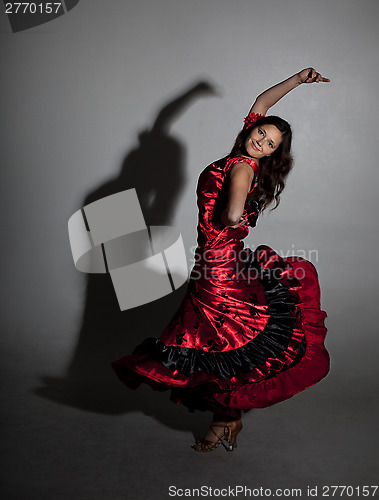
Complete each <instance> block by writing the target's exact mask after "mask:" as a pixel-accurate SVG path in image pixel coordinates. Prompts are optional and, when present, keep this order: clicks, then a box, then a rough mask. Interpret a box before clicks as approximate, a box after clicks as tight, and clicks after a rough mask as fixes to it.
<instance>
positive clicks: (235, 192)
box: [221, 163, 254, 229]
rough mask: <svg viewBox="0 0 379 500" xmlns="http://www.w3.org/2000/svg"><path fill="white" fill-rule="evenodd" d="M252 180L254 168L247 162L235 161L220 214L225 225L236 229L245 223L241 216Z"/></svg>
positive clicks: (245, 220)
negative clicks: (224, 203) (225, 201)
mask: <svg viewBox="0 0 379 500" xmlns="http://www.w3.org/2000/svg"><path fill="white" fill-rule="evenodd" d="M253 180H254V170H253V169H252V168H251V166H250V165H248V164H247V163H236V164H235V165H233V167H232V169H231V171H230V178H229V190H228V201H227V203H226V207H225V209H224V210H223V212H222V214H221V222H222V224H225V226H228V227H231V228H233V229H236V228H238V227H240V226H243V225H244V224H246V222H247V219H244V218H243V217H242V214H243V211H244V208H245V202H246V197H247V194H248V192H249V191H250V186H251V183H252V182H253Z"/></svg>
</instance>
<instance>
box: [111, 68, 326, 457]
mask: <svg viewBox="0 0 379 500" xmlns="http://www.w3.org/2000/svg"><path fill="white" fill-rule="evenodd" d="M314 82H317V83H318V82H329V80H328V79H327V78H324V77H322V76H321V75H320V73H318V72H317V71H316V70H315V69H313V68H306V69H303V70H302V71H300V72H299V73H296V74H295V75H293V76H291V77H290V78H288V79H287V80H285V81H283V82H281V83H278V84H277V85H275V86H274V87H272V88H270V89H268V90H266V91H265V92H263V93H262V94H260V95H259V96H258V97H257V99H256V101H255V102H254V104H253V106H252V108H251V110H250V112H249V115H248V116H247V117H246V118H245V124H244V127H243V129H242V130H241V132H240V133H239V134H238V136H237V139H236V141H235V144H234V146H233V148H232V151H231V153H230V154H229V155H228V156H226V157H225V158H222V159H221V160H218V161H216V162H214V163H212V164H211V165H209V166H208V167H207V168H206V169H205V170H204V171H203V172H202V173H201V175H200V177H199V181H198V186H197V197H198V201H197V204H198V209H199V222H198V246H197V249H196V252H195V259H196V262H195V265H194V268H193V270H192V273H191V276H190V281H189V285H188V289H187V292H186V295H185V297H184V299H183V301H182V303H181V305H180V307H179V309H178V310H177V312H176V314H175V315H174V317H173V318H172V320H171V321H170V323H169V325H168V326H167V327H166V328H165V330H164V331H163V333H162V334H161V336H160V337H159V338H158V339H156V338H147V339H145V340H144V341H143V342H142V343H141V344H140V345H139V346H138V347H137V348H136V349H135V351H134V353H133V354H132V355H129V356H126V357H123V358H121V359H120V360H118V361H114V362H113V363H112V367H113V369H114V370H115V372H116V374H117V376H118V377H119V378H120V380H121V381H122V382H124V383H125V384H126V385H127V386H128V387H130V388H133V389H135V388H137V387H138V386H139V385H140V383H141V382H145V383H147V384H149V385H150V386H151V387H152V388H153V389H156V390H165V389H170V390H171V400H172V401H173V402H175V403H181V404H183V405H185V406H186V407H187V408H188V409H189V410H190V411H194V410H196V409H197V410H203V411H204V410H210V411H211V412H213V419H212V422H211V425H210V428H209V430H208V432H207V433H206V435H205V437H204V438H203V439H201V440H200V441H197V442H196V443H195V444H194V445H193V448H194V449H195V450H196V451H212V450H214V449H215V448H217V447H218V446H219V444H223V445H224V447H225V448H226V449H227V450H230V451H231V450H233V449H234V448H235V447H236V444H237V441H236V438H237V434H238V433H239V432H240V431H241V429H242V422H241V412H242V411H244V412H246V411H248V410H250V409H252V408H263V407H267V406H271V405H273V404H275V403H278V402H280V401H284V400H285V399H288V398H290V397H291V396H293V395H294V394H296V393H298V392H300V391H302V390H304V389H306V388H307V387H310V386H312V385H313V384H315V383H316V382H318V381H319V380H321V379H322V378H323V377H325V375H326V374H327V373H328V371H329V356H328V353H327V351H326V349H325V347H324V338H325V334H326V329H325V327H324V318H325V317H326V314H325V312H323V311H321V309H320V290H319V285H318V278H317V273H316V271H315V269H314V267H313V265H312V264H311V263H310V262H308V261H306V260H304V259H301V258H297V257H289V258H286V259H283V258H281V257H280V256H279V255H278V254H276V253H275V252H274V251H273V250H272V249H271V248H269V247H267V246H259V247H258V248H257V249H256V250H255V251H254V252H252V251H251V250H250V249H247V248H246V249H245V248H244V244H243V239H244V238H246V236H247V235H248V233H249V226H252V227H254V226H255V223H256V219H257V217H258V214H259V213H261V212H262V211H263V210H264V209H266V208H267V207H268V206H269V205H270V204H271V203H274V204H275V205H274V208H276V207H277V206H278V204H279V199H280V194H281V193H282V191H283V189H284V186H285V181H286V177H287V175H288V173H289V172H290V170H291V167H292V157H291V137H292V135H291V128H290V125H289V124H288V123H287V122H286V121H285V120H283V119H281V118H279V117H277V116H265V115H266V113H267V111H268V109H269V108H271V106H273V105H274V104H275V103H276V102H277V101H279V99H281V98H282V97H283V96H284V95H286V94H287V93H288V92H290V91H291V90H293V89H295V88H296V87H298V86H299V85H301V84H306V83H314Z"/></svg>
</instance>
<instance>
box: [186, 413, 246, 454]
mask: <svg viewBox="0 0 379 500" xmlns="http://www.w3.org/2000/svg"><path fill="white" fill-rule="evenodd" d="M214 427H223V434H222V435H221V436H220V435H219V434H216V432H215V431H214V430H213V428H214ZM209 429H210V431H211V432H212V433H213V434H214V435H215V436H216V438H217V440H216V441H209V440H208V439H201V440H200V441H196V443H195V444H193V445H192V448H193V449H194V450H196V451H213V450H215V449H216V448H218V447H219V446H220V444H222V445H223V447H224V448H225V450H226V451H233V450H234V448H237V434H238V433H239V432H241V430H242V422H241V420H233V421H232V422H227V423H226V424H211V425H210V427H209Z"/></svg>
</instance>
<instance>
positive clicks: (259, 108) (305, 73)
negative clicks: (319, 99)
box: [249, 68, 330, 115]
mask: <svg viewBox="0 0 379 500" xmlns="http://www.w3.org/2000/svg"><path fill="white" fill-rule="evenodd" d="M314 82H315V83H319V82H330V80H329V79H328V78H324V77H323V76H321V74H320V73H318V72H317V71H316V70H315V69H314V68H305V69H303V70H301V71H299V73H295V74H294V75H292V76H290V77H289V78H287V80H284V81H283V82H280V83H278V84H276V85H274V86H273V87H271V88H269V89H267V90H265V91H264V92H262V94H260V95H259V96H258V97H257V98H256V100H255V102H254V104H253V106H252V107H251V109H250V111H249V114H250V113H259V114H260V115H265V114H266V113H267V110H268V109H269V108H271V106H273V105H274V104H276V103H277V102H278V101H279V100H280V99H281V98H282V97H284V96H285V95H286V94H288V92H290V91H291V90H293V89H294V88H296V87H298V86H299V85H301V84H302V83H314Z"/></svg>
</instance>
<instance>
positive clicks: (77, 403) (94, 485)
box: [0, 0, 379, 500]
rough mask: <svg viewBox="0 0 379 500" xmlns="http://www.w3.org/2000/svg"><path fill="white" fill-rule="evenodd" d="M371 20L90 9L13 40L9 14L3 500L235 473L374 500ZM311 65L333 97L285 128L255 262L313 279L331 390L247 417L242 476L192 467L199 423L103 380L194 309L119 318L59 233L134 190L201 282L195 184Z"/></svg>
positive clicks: (85, 0) (342, 9)
mask: <svg viewBox="0 0 379 500" xmlns="http://www.w3.org/2000/svg"><path fill="white" fill-rule="evenodd" d="M378 20H379V2H377V1H374V0H372V1H370V0H362V1H360V2H356V1H355V0H317V1H311V0H283V1H279V0H266V1H265V2H258V1H254V0H251V1H249V0H233V1H229V0H202V1H200V0H191V1H182V0H143V1H140V2H133V1H125V0H108V1H106V0H102V1H101V0H80V2H79V3H78V4H77V5H76V6H75V7H74V8H73V9H72V10H71V11H69V12H68V13H67V14H65V15H63V16H61V17H59V18H57V19H55V20H54V21H51V22H49V23H46V24H43V25H40V26H38V27H35V28H32V29H29V30H25V31H20V32H18V33H12V32H11V29H10V25H9V22H8V19H7V17H6V15H5V14H4V12H3V13H2V14H1V15H0V22H1V25H0V39H1V46H0V51H1V68H2V77H1V79H0V89H1V94H0V95H1V102H2V104H1V106H2V107H1V157H2V162H1V171H2V183H1V189H2V195H1V205H2V206H1V212H0V214H1V222H2V284H3V286H2V299H1V306H2V322H3V326H2V382H3V390H4V397H3V401H4V403H5V404H4V411H3V418H4V425H3V429H4V431H5V432H4V434H5V436H6V437H5V439H4V443H5V448H4V451H5V454H4V462H3V465H2V468H3V471H4V488H5V492H6V494H7V495H8V496H7V497H6V498H9V499H13V498H15V499H16V498H17V499H24V498H25V499H28V500H30V499H31V498H32V499H34V498H38V499H40V498H49V499H54V500H55V499H58V498H59V499H60V498H62V499H63V498H65V499H67V498H78V499H79V498H80V499H81V500H82V499H86V498H91V499H92V500H93V499H95V500H97V499H99V500H107V499H108V498H112V499H118V498H120V499H121V498H122V499H124V498H128V499H130V498H142V496H141V495H143V494H145V495H147V497H148V498H166V497H167V492H168V490H167V488H168V485H170V484H178V486H179V485H180V484H181V485H182V486H183V485H184V486H186V487H195V486H200V485H202V484H210V485H212V484H213V485H214V486H216V485H218V486H221V485H223V484H228V479H227V477H230V476H229V474H230V473H231V472H233V473H234V476H233V477H236V474H237V477H238V478H239V480H240V481H241V482H242V484H247V485H248V486H250V487H255V486H261V485H263V486H267V487H272V488H273V487H275V486H278V487H280V486H282V487H285V486H299V487H303V488H304V495H305V488H306V486H307V485H315V484H317V485H319V486H320V487H321V485H325V484H352V485H355V486H358V485H363V484H373V483H374V479H375V477H376V476H375V474H376V470H375V456H376V453H377V434H376V428H375V426H374V422H375V410H377V409H378V406H377V401H376V396H375V395H376V393H377V389H378V385H377V375H378V373H377V361H376V359H377V351H378V340H377V335H376V333H377V327H375V324H376V321H375V315H376V314H377V298H378V297H377V290H376V289H377V279H378V271H377V265H376V261H377V258H376V254H377V248H378V227H377V198H378V196H377V189H378V172H379V169H378V164H377V150H378V137H377V136H378V121H377V116H378V98H377V87H378V79H379V74H378V73H379V61H378V54H379V51H378V50H377V45H378V35H377V26H378ZM310 65H311V66H314V67H315V68H316V69H317V70H319V71H320V72H321V73H322V74H323V75H324V76H327V77H329V78H330V79H331V83H330V84H318V85H316V84H314V85H303V86H301V87H300V88H297V89H295V90H294V91H293V92H292V93H290V94H289V95H288V96H287V97H285V98H284V99H283V100H282V101H281V102H280V103H278V104H277V105H276V106H275V107H274V108H273V109H272V110H271V112H272V114H278V115H280V116H283V117H284V118H285V119H287V120H288V121H289V122H290V123H291V124H292V126H293V130H294V155H295V168H294V171H293V173H292V174H291V176H290V178H289V180H288V183H287V187H286V189H285V191H284V193H283V196H282V203H281V205H280V208H279V209H278V210H277V211H275V212H273V213H272V214H270V215H266V216H264V217H262V218H261V220H260V221H259V222H258V226H257V228H256V229H254V230H252V231H251V233H250V235H249V238H248V240H247V243H248V244H249V245H250V246H256V245H258V244H262V243H265V244H268V245H270V246H271V247H273V248H274V249H275V250H276V251H278V252H279V253H282V254H283V255H284V256H285V255H288V254H291V253H295V254H296V253H297V254H300V255H302V256H306V257H307V256H309V258H310V260H312V262H313V263H314V264H315V265H316V267H317V269H318V272H319V277H320V282H321V286H322V306H323V309H325V310H326V311H327V312H328V320H327V327H328V329H329V334H328V337H327V347H328V349H329V351H330V353H331V357H332V371H331V373H330V375H329V376H328V377H327V379H325V380H324V381H323V382H322V383H320V384H319V385H317V386H315V387H314V388H312V389H311V390H309V391H307V392H305V393H303V394H301V395H299V396H297V397H296V398H293V399H292V400H289V401H287V402H285V403H282V404H281V405H278V406H276V407H273V408H271V409H268V410H262V411H257V412H255V413H254V415H251V416H250V414H249V415H248V416H247V417H246V426H245V431H244V435H243V437H242V435H241V444H240V447H239V449H238V454H237V452H236V453H235V454H233V457H232V458H230V457H229V456H227V455H226V454H224V453H221V452H220V453H217V454H216V453H215V454H214V455H213V454H212V456H210V455H208V456H207V458H205V457H204V456H201V457H199V456H197V455H196V454H195V453H194V452H193V451H192V450H191V449H190V448H189V445H190V444H191V442H192V440H193V435H192V434H191V431H192V433H193V434H195V435H197V434H201V431H202V429H203V428H204V426H205V425H206V423H207V417H206V416H205V415H195V416H193V417H191V416H190V415H188V414H187V413H186V412H185V411H184V410H183V409H182V408H177V407H175V406H174V405H170V404H169V402H168V400H167V395H166V394H155V393H152V392H151V391H149V390H147V389H144V388H142V389H141V390H140V391H139V392H137V393H131V392H128V391H127V390H126V389H125V388H124V387H122V386H121V384H120V383H119V382H118V380H117V379H116V378H115V376H114V375H113V373H111V370H110V366H109V363H110V361H112V360H113V359H116V358H118V357H121V356H122V355H124V354H126V353H127V352H130V351H131V350H132V348H133V347H134V346H135V345H136V344H137V343H138V342H140V341H141V340H142V339H143V338H144V337H145V336H158V335H159V333H160V330H161V329H162V328H163V327H164V326H165V324H166V323H167V321H168V320H169V319H170V317H171V315H172V314H173V312H174V311H175V308H176V307H177V305H178V303H179V301H180V298H181V296H182V294H183V289H181V290H178V291H177V292H175V293H174V294H172V295H171V296H168V297H166V298H164V299H160V300H159V301H157V302H156V303H152V304H149V305H146V306H142V307H140V308H137V309H134V310H131V311H124V312H122V313H121V312H120V311H119V309H118V307H117V301H116V298H115V295H114V292H113V289H112V286H111V284H110V282H109V280H108V279H107V277H106V276H91V277H89V276H87V275H84V274H81V273H79V272H78V271H77V270H76V269H75V268H74V265H73V260H72V256H71V252H70V247H69V241H68V235H67V221H68V219H69V217H70V216H71V215H72V214H73V213H74V212H75V211H77V210H78V209H80V208H81V207H82V206H83V204H85V203H89V202H91V201H94V200H96V199H98V198H101V197H103V196H107V195H109V194H113V193H114V192H117V191H121V190H123V189H129V188H131V187H135V188H136V189H137V192H138V193H139V196H140V199H141V205H142V208H143V210H144V213H145V215H146V219H147V222H148V224H152V225H154V224H161V225H174V226H176V227H177V228H178V229H179V230H180V232H181V233H182V236H183V241H184V244H185V248H186V252H187V257H188V265H189V267H190V266H191V256H192V251H193V247H194V245H195V243H196V215H197V210H196V198H195V188H196V182H197V178H198V175H199V173H200V172H201V170H202V169H203V168H204V167H205V166H206V165H207V164H209V163H210V162H211V161H213V160H215V159H218V158H221V157H222V156H224V155H225V154H227V153H228V152H229V150H230V148H231V145H232V143H233V140H234V138H235V135H236V134H237V132H238V131H239V129H240V127H241V124H242V119H243V117H244V116H245V115H246V113H247V111H248V109H249V107H250V105H251V103H252V102H253V100H254V98H255V96H256V95H257V94H258V93H260V92H261V91H263V90H264V89H266V88H267V87H269V86H271V85H273V84H275V83H277V82H278V81H280V80H282V79H284V78H286V77H288V76H290V75H292V74H293V73H295V72H297V71H299V70H301V69H302V68H304V67H307V66H310ZM144 439H145V440H146V442H147V441H148V443H149V444H142V443H143V442H144V441H143V440H144ZM146 447H147V448H146ZM20 450H22V456H21V455H20ZM131 450H133V454H132V453H131ZM146 450H150V451H151V453H147V455H146ZM219 451H220V450H218V452H219ZM195 455H196V456H195ZM224 455H225V456H224ZM209 457H210V458H209ZM163 460H165V464H164V466H163ZM189 468H191V471H192V472H191V473H190V472H189ZM253 469H254V474H252V473H251V471H252V470H253ZM147 470H148V471H149V474H148V475H147V474H146V471H147ZM278 471H279V472H278ZM376 479H377V477H376ZM175 481H176V482H177V483H175ZM229 483H230V481H229ZM152 488H154V492H153V489H152ZM320 491H321V490H319V495H320V494H321V493H320ZM3 498H5V497H3Z"/></svg>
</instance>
